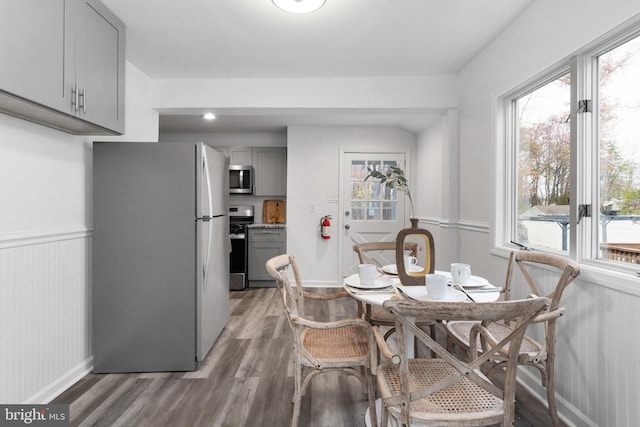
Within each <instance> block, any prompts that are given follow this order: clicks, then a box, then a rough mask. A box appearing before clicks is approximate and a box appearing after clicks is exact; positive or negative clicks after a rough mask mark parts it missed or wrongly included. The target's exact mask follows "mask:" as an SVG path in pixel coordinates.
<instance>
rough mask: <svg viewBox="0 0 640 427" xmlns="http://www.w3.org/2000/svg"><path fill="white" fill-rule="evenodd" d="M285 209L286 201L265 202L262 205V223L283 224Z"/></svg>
mask: <svg viewBox="0 0 640 427" xmlns="http://www.w3.org/2000/svg"><path fill="white" fill-rule="evenodd" d="M285 209H286V206H285V202H284V200H265V201H264V202H263V203H262V222H263V223H265V224H283V223H284V220H285Z"/></svg>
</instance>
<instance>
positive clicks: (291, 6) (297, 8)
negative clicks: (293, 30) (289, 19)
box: [271, 0, 325, 13]
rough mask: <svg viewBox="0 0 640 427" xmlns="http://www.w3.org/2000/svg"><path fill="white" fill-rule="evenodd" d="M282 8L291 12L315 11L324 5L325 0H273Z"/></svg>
mask: <svg viewBox="0 0 640 427" xmlns="http://www.w3.org/2000/svg"><path fill="white" fill-rule="evenodd" d="M271 1H272V2H273V4H275V5H276V6H278V7H279V8H280V9H282V10H284V11H287V12H291V13H309V12H314V11H316V10H318V9H320V8H321V7H322V5H324V2H325V0H271Z"/></svg>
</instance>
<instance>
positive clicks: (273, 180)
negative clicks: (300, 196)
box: [253, 147, 287, 196]
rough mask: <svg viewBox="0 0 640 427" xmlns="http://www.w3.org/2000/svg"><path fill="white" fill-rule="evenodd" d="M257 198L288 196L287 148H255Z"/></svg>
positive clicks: (254, 162)
mask: <svg viewBox="0 0 640 427" xmlns="http://www.w3.org/2000/svg"><path fill="white" fill-rule="evenodd" d="M253 168H254V169H255V173H256V179H255V195H256V196H284V195H286V194H287V149H286V148H285V147H254V148H253Z"/></svg>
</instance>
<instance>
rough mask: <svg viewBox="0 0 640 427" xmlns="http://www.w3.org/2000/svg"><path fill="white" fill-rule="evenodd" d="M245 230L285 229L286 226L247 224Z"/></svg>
mask: <svg viewBox="0 0 640 427" xmlns="http://www.w3.org/2000/svg"><path fill="white" fill-rule="evenodd" d="M247 228H287V224H249V225H247Z"/></svg>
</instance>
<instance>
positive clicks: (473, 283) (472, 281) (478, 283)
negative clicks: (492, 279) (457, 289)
mask: <svg viewBox="0 0 640 427" xmlns="http://www.w3.org/2000/svg"><path fill="white" fill-rule="evenodd" d="M488 284H489V281H488V280H487V279H485V278H484V277H478V276H471V277H470V278H469V279H468V283H460V286H462V287H463V288H480V287H482V286H487V285H488Z"/></svg>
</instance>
